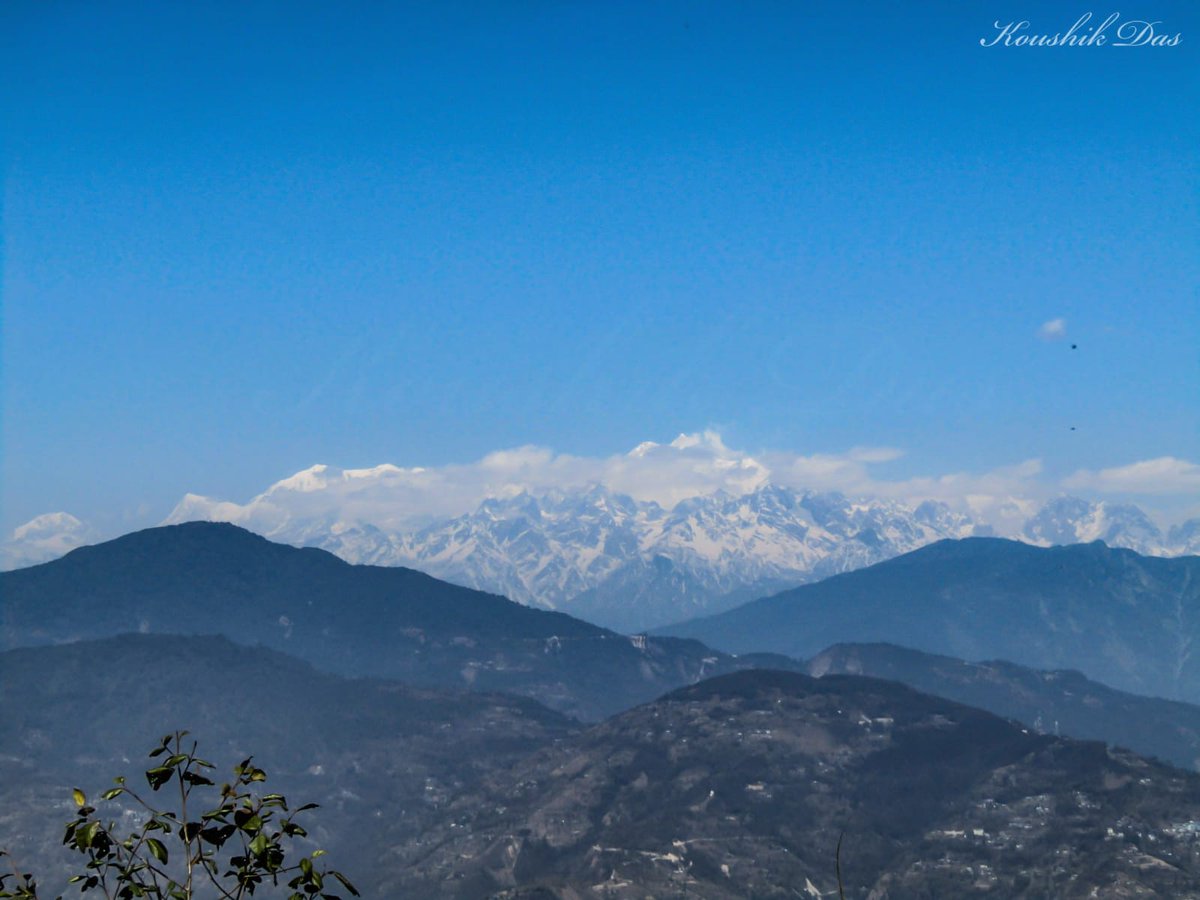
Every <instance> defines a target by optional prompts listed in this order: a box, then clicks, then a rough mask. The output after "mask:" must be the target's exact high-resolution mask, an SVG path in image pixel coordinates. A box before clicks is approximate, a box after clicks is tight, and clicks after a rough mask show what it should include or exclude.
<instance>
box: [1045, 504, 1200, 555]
mask: <svg viewBox="0 0 1200 900" xmlns="http://www.w3.org/2000/svg"><path fill="white" fill-rule="evenodd" d="M1189 524H1190V523H1189ZM1022 538H1023V539H1024V540H1026V541H1028V542H1029V543H1031V544H1037V545H1039V546H1042V547H1047V546H1051V545H1055V544H1088V543H1091V542H1092V541H1104V543H1106V544H1108V545H1109V546H1113V547H1127V548H1128V549H1130V550H1136V551H1137V552H1138V553H1142V554H1146V555H1152V556H1162V555H1168V554H1170V553H1171V548H1170V547H1169V546H1168V542H1167V541H1165V540H1164V538H1163V534H1162V532H1161V531H1160V530H1159V529H1158V527H1157V526H1156V525H1155V524H1154V523H1153V522H1151V521H1150V520H1149V519H1148V518H1147V517H1146V514H1145V513H1143V512H1142V511H1141V510H1140V509H1138V508H1137V507H1136V506H1120V505H1114V504H1109V503H1106V502H1104V501H1098V502H1090V501H1087V500H1080V499H1079V498H1077V497H1058V498H1056V499H1054V500H1051V501H1049V502H1048V503H1047V504H1046V505H1045V506H1043V507H1042V508H1041V510H1040V511H1039V512H1038V514H1037V515H1035V516H1034V517H1033V518H1032V519H1030V520H1029V521H1028V522H1027V523H1026V525H1025V529H1024V532H1023V534H1022Z"/></svg>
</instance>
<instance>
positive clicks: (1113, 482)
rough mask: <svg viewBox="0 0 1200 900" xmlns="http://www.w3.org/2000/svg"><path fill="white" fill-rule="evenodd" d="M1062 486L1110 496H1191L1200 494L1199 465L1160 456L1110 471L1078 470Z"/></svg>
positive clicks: (1172, 457)
mask: <svg viewBox="0 0 1200 900" xmlns="http://www.w3.org/2000/svg"><path fill="white" fill-rule="evenodd" d="M1063 486H1064V487H1065V488H1067V489H1068V490H1087V491H1098V492H1101V493H1110V494H1192V493H1197V492H1200V465H1197V464H1196V463H1193V462H1188V461H1187V460H1186V459H1179V458H1177V457H1174V456H1160V457H1158V458H1156V459H1144V460H1141V461H1139V462H1135V463H1130V464H1129V465H1126V466H1116V467H1114V468H1111V469H1099V470H1097V471H1093V470H1091V469H1080V470H1079V471H1077V472H1075V473H1074V474H1072V475H1071V476H1069V477H1068V478H1066V479H1065V480H1064V481H1063Z"/></svg>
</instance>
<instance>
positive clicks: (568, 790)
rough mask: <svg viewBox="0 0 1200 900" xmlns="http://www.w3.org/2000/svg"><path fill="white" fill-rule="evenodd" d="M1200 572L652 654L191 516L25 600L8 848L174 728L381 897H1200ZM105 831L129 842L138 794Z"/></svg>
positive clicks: (1069, 560)
mask: <svg viewBox="0 0 1200 900" xmlns="http://www.w3.org/2000/svg"><path fill="white" fill-rule="evenodd" d="M1198 567H1200V559H1197V558H1195V557H1187V556H1184V557H1178V558H1171V559H1168V558H1152V557H1146V556H1142V555H1139V554H1138V553H1136V552H1134V551H1131V550H1126V549H1115V548H1110V547H1107V546H1105V545H1103V544H1099V543H1093V544H1085V545H1073V546H1064V547H1049V548H1042V547H1032V546H1029V545H1026V544H1020V543H1017V542H1014V541H1007V540H1001V539H997V538H968V539H953V540H944V541H940V542H937V543H934V544H932V545H929V546H926V547H924V548H920V549H917V550H915V551H913V552H911V553H908V554H905V555H902V556H899V557H897V558H895V559H892V560H889V561H884V562H881V563H878V564H876V565H873V566H869V567H866V568H862V569H859V570H856V571H853V572H848V573H845V574H841V575H837V576H835V577H832V578H828V579H825V580H823V581H819V582H816V583H813V584H808V585H803V586H800V587H798V588H794V589H792V590H790V591H785V592H783V593H779V594H776V595H774V596H772V597H770V598H767V599H763V600H756V601H753V602H750V603H747V604H744V605H742V606H739V607H736V608H735V609H733V610H731V611H727V612H724V613H722V614H720V615H718V616H717V617H714V618H708V619H698V620H695V621H693V622H688V623H683V624H681V625H678V626H672V627H670V628H667V629H663V630H660V631H659V632H654V633H651V634H635V635H627V634H622V633H619V632H617V631H613V630H609V629H606V628H602V627H599V626H597V625H593V624H590V623H589V622H586V621H583V620H581V619H578V618H573V617H572V616H569V615H566V614H564V613H562V612H555V611H549V610H545V609H535V608H531V607H528V606H523V605H520V604H517V603H513V602H511V601H509V600H507V599H505V598H503V597H501V596H498V595H495V594H488V593H484V592H480V591H476V590H472V589H470V588H465V587H460V586H456V585H452V584H448V583H446V582H443V581H439V580H437V579H435V578H432V577H430V576H428V575H424V574H422V573H420V572H417V571H414V570H411V569H405V568H401V567H381V566H369V565H352V564H350V563H347V562H345V561H344V560H342V559H339V558H337V557H335V556H333V555H332V554H330V553H328V552H326V551H323V550H319V549H315V548H304V549H298V548H295V547H289V546H285V545H280V544H276V543H272V542H271V541H268V540H266V539H264V538H262V537H259V536H257V535H255V534H251V533H250V532H247V531H244V530H242V529H240V528H238V527H235V526H233V525H229V524H218V523H202V522H196V523H186V524H180V525H173V526H166V527H161V528H155V529H149V530H147V531H142V532H137V533H134V534H130V535H126V536H124V537H122V538H118V539H116V540H114V541H109V542H107V543H104V544H99V545H95V546H89V547H82V548H79V549H76V550H73V551H72V552H70V553H68V554H67V555H66V556H64V557H63V558H61V559H58V560H55V561H52V562H48V563H44V564H41V565H36V566H32V567H28V568H24V569H18V570H15V571H11V572H6V573H3V574H0V646H2V647H3V650H2V652H0V721H4V722H5V723H6V725H5V727H4V728H3V729H0V773H2V775H0V846H3V847H6V848H7V849H9V850H10V852H12V853H13V855H14V858H17V859H19V860H20V862H21V864H22V865H23V866H26V867H27V868H32V869H36V870H37V871H39V872H42V873H43V876H42V879H41V880H42V882H43V883H44V884H45V885H47V886H49V887H51V888H56V887H57V886H58V885H59V883H60V882H62V881H65V878H66V877H67V875H69V874H70V873H69V871H68V870H67V869H66V868H65V867H64V866H65V862H66V861H65V860H64V859H63V857H62V851H61V847H60V846H59V843H60V838H61V828H62V824H63V822H64V821H65V819H66V818H68V817H69V816H70V814H71V813H70V806H71V804H70V799H69V797H70V791H71V789H72V788H73V787H77V786H78V787H83V788H85V789H87V790H88V791H98V790H99V789H102V788H103V787H104V786H105V785H106V784H108V783H110V781H109V780H110V778H111V776H113V775H116V774H127V775H130V776H134V775H137V774H138V773H139V772H140V771H141V769H142V768H145V765H144V764H143V759H144V754H145V752H146V750H147V749H149V748H150V747H151V746H153V744H154V743H155V741H157V739H158V737H159V736H160V735H161V734H162V733H163V732H165V731H169V730H171V729H174V728H187V729H190V730H191V731H192V732H193V733H194V735H195V736H196V738H197V739H198V740H199V741H200V742H201V745H202V749H203V750H204V753H205V755H206V756H207V757H208V758H210V759H212V760H213V761H214V762H216V763H218V764H219V765H222V766H225V767H228V766H231V765H232V764H233V763H234V762H236V761H237V760H238V759H241V758H244V757H245V756H246V755H249V754H253V755H254V757H255V759H256V760H258V761H260V763H261V764H262V765H263V766H264V767H265V768H266V769H267V770H268V771H269V772H270V776H271V781H270V784H271V789H273V790H281V791H284V792H286V793H287V794H288V796H289V797H291V798H294V799H296V800H297V801H304V800H313V801H315V802H318V803H319V804H320V805H321V809H319V810H317V811H315V813H314V822H315V823H316V827H314V828H313V829H312V831H311V833H310V835H309V836H308V838H306V840H309V841H311V843H312V844H313V846H316V845H320V846H322V847H325V848H327V849H328V850H329V852H330V857H331V858H332V859H333V860H334V861H335V864H336V865H337V867H338V868H340V869H342V870H343V871H345V872H347V873H349V874H351V875H352V876H353V877H354V878H355V881H356V882H357V883H358V884H359V887H360V888H362V890H363V893H364V895H365V896H371V897H458V898H470V897H514V898H515V897H527V898H534V897H544V898H552V897H557V898H563V900H566V898H582V897H613V898H634V897H637V898H644V897H651V896H652V897H684V896H688V897H711V898H734V897H794V896H810V897H822V896H824V897H831V896H837V892H838V883H837V877H836V872H835V864H834V863H835V860H834V858H835V848H836V845H837V841H838V838H839V836H842V840H843V848H842V853H841V857H840V862H841V870H842V881H843V885H842V888H843V889H844V891H845V894H846V896H847V897H855V898H873V900H883V898H906V897H945V896H956V897H957V896H994V897H1030V898H1033V897H1047V896H1055V897H1058V896H1061V897H1114V898H1115V897H1143V896H1144V897H1151V896H1162V897H1167V896H1170V897H1200V775H1198V774H1197V767H1198V764H1200V706H1197V705H1195V704H1196V703H1197V701H1200V674H1197V669H1196V668H1195V662H1194V661H1193V660H1192V659H1191V656H1190V652H1189V648H1190V647H1191V646H1192V644H1193V641H1194V639H1195V636H1196V635H1195V632H1196V630H1197V627H1198V622H1197V612H1198V608H1200V596H1198V595H1197V585H1200V578H1197V577H1196V576H1197V574H1200V573H1197V568H1198ZM113 804H114V815H118V816H120V815H124V814H125V813H124V811H123V809H122V808H121V806H120V801H119V800H118V801H113Z"/></svg>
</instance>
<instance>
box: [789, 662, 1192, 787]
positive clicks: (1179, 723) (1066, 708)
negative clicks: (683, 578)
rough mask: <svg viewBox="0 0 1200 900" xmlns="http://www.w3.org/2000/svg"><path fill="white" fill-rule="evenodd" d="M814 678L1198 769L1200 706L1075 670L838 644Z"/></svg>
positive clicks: (813, 666) (811, 667) (816, 666)
mask: <svg viewBox="0 0 1200 900" xmlns="http://www.w3.org/2000/svg"><path fill="white" fill-rule="evenodd" d="M808 673H809V674H810V675H813V676H816V677H822V676H825V675H869V676H871V677H873V678H886V679H889V680H891V681H899V682H902V683H903V684H906V685H908V686H909V687H912V688H914V689H916V690H918V691H922V692H924V693H926V694H933V695H935V696H938V697H946V698H947V699H950V700H955V701H957V702H959V703H966V704H967V705H969V706H975V707H978V708H979V709H986V710H987V711H988V712H992V713H995V714H996V715H999V716H1004V717H1006V718H1010V719H1016V720H1018V721H1020V722H1023V723H1025V724H1026V725H1027V726H1029V727H1030V728H1033V729H1034V730H1036V731H1038V732H1039V733H1048V734H1062V735H1065V736H1068V737H1074V738H1083V739H1086V740H1099V741H1105V742H1107V743H1109V744H1113V745H1117V746H1122V747H1128V748H1129V749H1130V750H1133V751H1134V752H1135V753H1139V754H1141V755H1143V756H1154V757H1157V758H1159V759H1162V760H1164V761H1166V762H1169V763H1172V764H1173V765H1176V766H1180V767H1182V768H1186V769H1197V768H1200V707H1197V706H1193V705H1191V704H1190V703H1180V702H1178V701H1174V700H1160V699H1157V698H1153V697H1140V696H1138V695H1137V694H1128V693H1125V692H1124V691H1117V690H1114V689H1112V688H1110V687H1107V686H1105V685H1103V684H1100V683H1099V682H1096V681H1092V680H1090V679H1088V678H1085V677H1084V676H1083V675H1082V674H1081V673H1079V672H1075V671H1071V670H1069V669H1068V670H1058V671H1044V670H1039V669H1030V668H1027V667H1025V666H1018V665H1016V664H1015V663H1010V662H1003V661H999V660H992V661H989V662H982V663H972V662H966V661H965V660H961V659H954V658H953V657H949V656H937V655H934V654H931V653H922V652H920V651H919V650H910V649H908V648H907V647H897V646H895V645H894V644H835V645H834V646H832V647H829V648H828V649H826V650H823V651H822V652H821V653H818V654H817V655H816V656H815V657H813V658H812V659H811V660H809V662H808Z"/></svg>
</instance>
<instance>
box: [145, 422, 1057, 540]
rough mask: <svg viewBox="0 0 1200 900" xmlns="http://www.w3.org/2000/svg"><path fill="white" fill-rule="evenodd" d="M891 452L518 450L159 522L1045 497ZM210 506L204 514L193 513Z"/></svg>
mask: <svg viewBox="0 0 1200 900" xmlns="http://www.w3.org/2000/svg"><path fill="white" fill-rule="evenodd" d="M902 456H903V453H902V451H900V450H899V449H897V448H894V447H853V448H851V449H850V450H848V451H846V452H844V453H817V454H808V455H806V454H799V453H794V452H786V451H766V452H763V453H757V454H751V453H749V452H747V451H745V450H739V449H736V448H732V447H729V446H728V445H727V444H726V443H725V442H724V440H723V439H722V437H721V435H720V434H719V433H717V432H715V431H704V432H698V433H694V434H681V435H679V436H678V437H677V438H675V440H673V441H671V442H669V443H661V444H660V443H655V442H653V441H648V442H645V443H643V444H639V445H638V446H637V447H635V448H633V449H632V450H630V451H629V452H628V453H623V454H617V455H613V456H608V457H584V456H572V455H569V454H562V453H555V452H554V451H552V450H550V449H547V448H545V447H536V446H525V447H515V448H510V449H506V450H498V451H496V452H494V453H489V454H488V455H487V456H485V457H483V458H482V459H480V460H478V461H476V462H474V463H468V464H462V465H449V466H440V467H430V468H401V467H399V466H394V465H383V466H378V467H375V468H372V469H338V468H334V467H331V466H314V467H313V468H311V469H306V470H304V471H303V472H299V473H297V474H295V475H293V476H291V477H289V478H285V479H283V480H282V481H280V482H277V483H276V484H274V485H272V486H271V487H270V488H268V489H267V490H266V491H264V492H263V493H262V494H260V495H258V496H257V497H255V498H253V499H252V500H251V501H250V502H248V503H246V504H236V503H229V502H228V501H214V500H209V499H206V498H201V497H193V496H189V497H188V498H185V500H184V501H183V502H182V503H181V504H180V505H179V507H178V508H177V509H176V511H175V512H174V513H173V514H172V516H171V517H170V519H169V520H168V521H183V520H186V519H188V518H196V517H207V516H208V515H212V516H215V517H218V518H220V519H223V520H226V521H233V522H239V523H242V524H246V525H249V526H252V527H253V528H254V529H255V530H258V531H261V532H263V533H266V534H269V533H271V531H272V530H274V529H276V528H284V527H286V526H287V525H288V523H289V522H294V521H296V520H297V519H304V520H328V519H329V518H331V517H333V518H336V519H337V520H339V521H344V522H358V523H370V524H374V525H377V526H379V527H382V528H385V529H389V530H390V529H395V530H402V529H407V528H412V527H417V526H419V525H420V524H422V523H424V522H428V521H432V520H435V519H439V518H444V517H447V516H454V515H460V514H462V513H465V512H468V511H471V510H473V509H475V508H476V507H477V506H478V504H479V503H480V502H481V501H482V500H484V499H487V498H489V497H512V496H515V495H517V494H520V493H521V492H523V491H527V492H529V493H532V494H542V493H547V492H550V491H555V490H574V489H580V488H586V487H589V486H591V485H596V484H600V485H604V486H605V487H607V488H609V489H610V490H613V491H616V492H618V493H622V494H628V495H629V496H631V497H634V498H635V499H638V500H643V501H654V502H656V503H659V504H660V505H662V506H664V507H668V508H669V507H672V506H674V505H675V504H677V503H679V502H680V501H682V500H686V499H688V498H689V497H695V496H700V495H705V494H711V493H713V492H715V491H718V490H723V491H726V492H728V493H731V494H744V493H748V492H750V491H753V490H754V489H755V488H758V487H760V486H762V485H764V484H766V483H768V482H771V483H774V484H779V485H783V486H785V487H791V488H796V489H803V490H817V491H840V492H842V493H845V494H848V495H850V496H859V497H886V498H890V499H895V500H898V501H902V502H905V503H910V504H916V503H920V502H921V501H923V500H928V499H934V500H941V501H943V502H946V503H948V504H950V505H951V506H953V507H955V508H957V509H959V510H961V511H963V512H969V513H971V514H972V515H973V516H975V517H977V518H980V519H981V520H984V521H987V522H988V523H990V524H993V525H995V526H998V527H1005V526H1007V525H1008V524H1010V522H1016V521H1018V520H1020V519H1022V518H1023V517H1025V516H1028V515H1029V514H1030V512H1031V511H1032V509H1033V508H1034V507H1035V506H1036V503H1037V502H1038V501H1040V500H1041V499H1044V498H1045V497H1046V496H1049V495H1050V494H1051V493H1052V489H1051V487H1049V486H1047V485H1045V484H1042V483H1041V482H1040V480H1039V476H1040V474H1041V471H1042V469H1041V463H1040V462H1039V461H1038V460H1028V461H1026V462H1023V463H1019V464H1017V465H1013V466H1008V467H1003V468H998V469H995V470H992V471H987V472H982V473H971V472H956V473H950V474H942V475H930V476H922V477H915V478H908V479H903V480H894V479H893V480H890V479H886V478H881V477H879V476H878V475H877V473H876V471H875V469H876V467H877V466H880V465H882V464H885V463H889V462H892V461H894V460H897V459H899V458H900V457H902ZM205 510H211V513H205Z"/></svg>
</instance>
